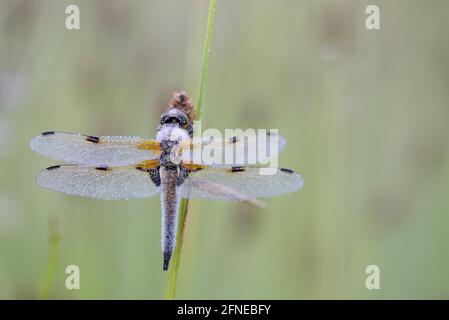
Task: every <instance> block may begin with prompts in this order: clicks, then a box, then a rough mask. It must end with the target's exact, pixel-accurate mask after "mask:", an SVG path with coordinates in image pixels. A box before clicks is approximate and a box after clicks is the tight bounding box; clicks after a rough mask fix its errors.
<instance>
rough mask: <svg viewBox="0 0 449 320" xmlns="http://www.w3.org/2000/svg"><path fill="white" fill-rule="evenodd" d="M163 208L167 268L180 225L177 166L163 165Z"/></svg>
mask: <svg viewBox="0 0 449 320" xmlns="http://www.w3.org/2000/svg"><path fill="white" fill-rule="evenodd" d="M159 174H160V179H161V208H162V219H161V220H162V239H161V245H162V253H163V258H164V265H163V269H164V270H167V269H168V265H169V262H170V258H171V255H172V253H173V249H174V247H175V244H176V231H177V227H178V204H179V194H178V191H177V186H176V183H177V180H178V170H177V168H176V167H165V166H161V168H160V170H159Z"/></svg>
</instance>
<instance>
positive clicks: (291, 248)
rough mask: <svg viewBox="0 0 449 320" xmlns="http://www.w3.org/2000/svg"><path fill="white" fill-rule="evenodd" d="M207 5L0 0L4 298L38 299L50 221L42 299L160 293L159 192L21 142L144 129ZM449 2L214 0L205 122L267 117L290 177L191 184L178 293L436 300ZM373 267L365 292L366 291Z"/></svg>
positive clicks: (190, 77) (185, 84)
mask: <svg viewBox="0 0 449 320" xmlns="http://www.w3.org/2000/svg"><path fill="white" fill-rule="evenodd" d="M70 4H77V5H78V6H79V7H80V11H81V29H80V30H75V31H69V30H66V28H65V19H66V17H67V15H66V14H65V8H66V6H67V5H70ZM370 4H377V5H379V6H380V18H381V29H380V30H378V31H373V30H367V29H366V28H365V18H366V14H365V8H366V6H367V5H370ZM207 7H208V3H207V1H206V0H195V1H181V0H178V1H163V0H160V1H146V0H133V1H117V0H114V1H112V0H103V1H98V0H96V1H80V0H78V1H76V0H71V1H60V0H53V1H52V0H42V1H37V0H34V1H33V0H23V1H17V0H14V1H13V0H10V1H6V0H0V162H1V169H0V298H8V299H15V298H36V294H37V291H38V288H39V286H40V285H41V283H42V279H43V273H44V272H45V267H46V264H47V260H48V258H47V256H48V254H49V246H48V235H49V221H54V222H53V223H55V224H56V226H57V229H58V232H59V235H60V242H59V253H58V257H57V265H56V270H55V277H54V279H53V283H52V285H51V290H50V294H49V297H50V298H62V299H80V298H87V299H92V298H106V299H110V298H117V299H122V298H124V299H130V298H138V299H153V298H158V299H161V298H163V297H164V291H165V284H166V274H165V273H163V272H162V255H161V250H160V206H159V199H158V198H154V199H148V200H134V201H115V202H108V201H100V200H90V199H83V198H77V197H70V196H66V195H63V194H58V193H54V192H49V191H47V190H44V189H42V188H40V187H39V186H38V185H37V184H36V183H35V177H36V175H37V173H38V172H39V171H40V170H41V169H42V168H44V167H46V166H49V165H52V164H55V162H54V161H52V160H49V159H45V158H43V157H41V156H39V155H37V154H34V153H33V152H32V151H31V150H30V148H29V141H30V139H31V138H32V137H33V136H34V135H36V134H38V133H39V132H41V131H45V130H63V131H76V132H83V133H87V134H92V135H137V136H147V137H153V136H154V135H155V130H156V127H157V124H158V119H159V115H160V113H161V112H162V111H163V110H164V108H165V106H166V104H167V102H168V100H169V99H170V97H171V94H172V92H173V91H177V90H181V89H185V90H187V91H188V92H189V93H190V95H191V96H192V98H193V99H195V96H196V93H197V83H198V79H199V69H200V64H201V55H202V44H203V37H204V31H205V24H206V16H207ZM448 14H449V2H448V1H446V0H434V1H432V3H431V4H430V3H429V2H426V1H424V0H396V1H377V0H369V1H360V0H345V1H333V0H327V1H324V0H321V1H315V0H314V1H312V0H309V1H293V0H291V1H287V0H281V1H268V0H245V1H238V0H232V1H230V0H226V1H223V0H218V3H217V13H216V27H215V32H214V38H213V42H212V51H211V58H210V66H209V77H208V84H207V96H206V105H205V113H204V118H203V120H204V122H203V128H205V127H215V128H220V129H224V128H249V127H251V128H268V129H269V128H278V129H279V131H280V133H281V134H282V135H283V136H284V137H285V138H286V140H287V147H286V149H285V150H284V152H283V153H282V154H281V155H280V165H281V166H282V167H287V168H292V169H294V170H295V171H297V172H299V173H300V174H301V175H302V176H303V177H304V179H305V185H304V188H303V189H302V190H301V191H300V192H298V193H295V194H290V195H286V196H282V197H279V198H274V199H269V200H268V201H267V207H266V208H265V209H256V208H253V207H251V206H249V205H247V204H244V203H223V202H208V201H203V202H200V201H192V202H191V207H190V212H189V216H188V221H187V229H186V234H185V242H184V244H185V246H184V251H183V254H182V263H181V268H180V274H179V283H178V291H177V293H178V295H177V297H178V298H191V299H218V298H238V299H240V298H256V299H257V298H265V299H270V298H274V299H278V298H286V299H314V298H330V299H336V298H342V299H346V298H363V299H365V298H368V299H378V298H387V299H390V298H449V232H448V227H449V197H448V187H449V161H448V160H449V153H448V151H449V148H448V134H449V125H448V124H449V122H448V120H449V105H448V102H449V85H448V84H449V63H448V58H449V44H448V40H449V28H448V25H447V16H448ZM69 264H75V265H78V266H79V267H80V269H81V289H80V290H71V291H69V290H67V289H66V288H65V278H66V274H65V268H66V266H67V265H69ZM371 264H375V265H378V266H379V267H380V272H381V278H380V285H381V289H380V290H371V291H370V290H367V289H366V288H365V279H366V276H367V275H366V274H365V268H366V267H367V266H368V265H371Z"/></svg>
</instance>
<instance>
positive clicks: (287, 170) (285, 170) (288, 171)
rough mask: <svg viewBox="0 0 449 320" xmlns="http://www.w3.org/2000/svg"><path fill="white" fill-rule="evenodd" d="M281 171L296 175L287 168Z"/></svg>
mask: <svg viewBox="0 0 449 320" xmlns="http://www.w3.org/2000/svg"><path fill="white" fill-rule="evenodd" d="M281 171H282V172H286V173H295V172H294V171H293V170H290V169H286V168H281Z"/></svg>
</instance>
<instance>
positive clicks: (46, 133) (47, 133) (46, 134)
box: [41, 131, 55, 136]
mask: <svg viewBox="0 0 449 320" xmlns="http://www.w3.org/2000/svg"><path fill="white" fill-rule="evenodd" d="M41 134H42V135H43V136H49V135H51V134H55V132H54V131H45V132H42V133H41Z"/></svg>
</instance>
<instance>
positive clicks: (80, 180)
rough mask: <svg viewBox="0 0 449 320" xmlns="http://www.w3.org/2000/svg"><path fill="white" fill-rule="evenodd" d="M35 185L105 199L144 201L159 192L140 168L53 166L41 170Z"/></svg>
mask: <svg viewBox="0 0 449 320" xmlns="http://www.w3.org/2000/svg"><path fill="white" fill-rule="evenodd" d="M37 182H38V183H39V185H41V186H42V187H44V188H47V189H50V190H53V191H58V192H63V193H67V194H71V195H76V196H82V197H89V198H94V199H105V200H118V199H136V198H147V197H151V196H153V195H155V194H156V193H158V192H159V187H158V186H156V185H155V184H154V183H153V181H152V180H151V177H150V175H149V173H148V172H147V171H144V170H142V168H140V167H138V168H136V167H111V168H108V167H98V168H93V167H86V166H77V165H67V166H53V167H49V168H47V169H45V170H43V171H42V172H41V173H40V174H39V175H38V177H37Z"/></svg>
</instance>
